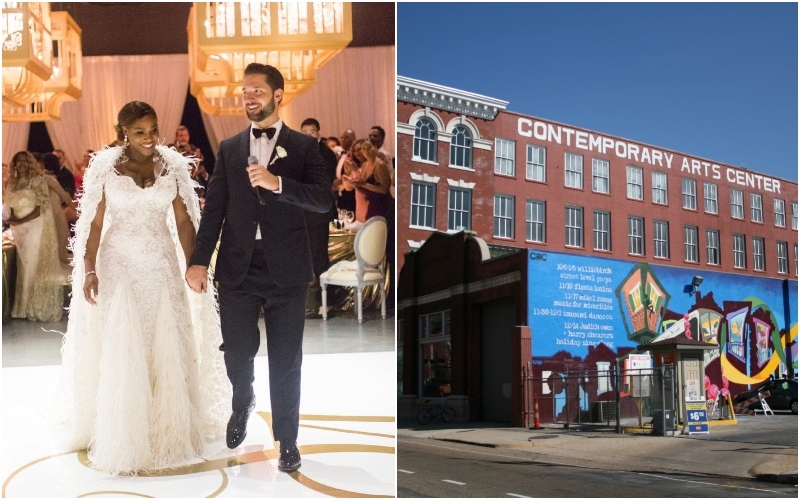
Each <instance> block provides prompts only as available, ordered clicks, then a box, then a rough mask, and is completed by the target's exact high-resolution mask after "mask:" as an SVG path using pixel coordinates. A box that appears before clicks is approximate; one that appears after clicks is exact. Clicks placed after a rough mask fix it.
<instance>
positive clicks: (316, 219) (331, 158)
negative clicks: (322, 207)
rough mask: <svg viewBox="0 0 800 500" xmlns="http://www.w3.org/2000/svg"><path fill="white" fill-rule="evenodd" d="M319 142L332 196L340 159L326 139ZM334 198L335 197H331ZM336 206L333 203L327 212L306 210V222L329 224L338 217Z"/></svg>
mask: <svg viewBox="0 0 800 500" xmlns="http://www.w3.org/2000/svg"><path fill="white" fill-rule="evenodd" d="M318 142H319V154H320V156H322V163H324V164H325V173H326V174H327V175H328V180H329V181H330V183H329V184H328V189H329V190H330V191H331V196H333V180H334V179H335V178H336V165H337V164H338V163H339V160H337V159H336V154H335V153H334V152H333V151H332V150H331V148H329V147H328V144H327V143H326V142H325V141H318ZM331 199H333V198H331ZM336 213H337V212H336V207H335V206H333V204H332V205H331V209H330V210H328V211H327V212H325V213H322V214H321V213H317V212H306V222H308V224H309V225H311V224H328V223H329V222H330V221H332V220H333V219H335V218H336Z"/></svg>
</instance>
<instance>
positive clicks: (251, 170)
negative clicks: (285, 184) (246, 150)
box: [247, 165, 280, 191]
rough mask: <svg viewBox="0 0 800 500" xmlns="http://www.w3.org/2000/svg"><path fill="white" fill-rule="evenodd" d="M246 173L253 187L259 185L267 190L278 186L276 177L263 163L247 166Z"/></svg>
mask: <svg viewBox="0 0 800 500" xmlns="http://www.w3.org/2000/svg"><path fill="white" fill-rule="evenodd" d="M247 174H248V175H249V176H250V185H252V186H253V187H256V186H261V187H262V188H264V189H266V190H267V191H277V190H278V189H279V188H280V184H279V181H278V178H277V177H276V176H274V175H273V174H272V172H270V171H269V170H267V169H266V168H265V167H264V166H263V165H250V166H249V167H247Z"/></svg>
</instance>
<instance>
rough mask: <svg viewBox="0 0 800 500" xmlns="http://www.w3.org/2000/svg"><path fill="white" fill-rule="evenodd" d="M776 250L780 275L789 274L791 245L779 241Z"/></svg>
mask: <svg viewBox="0 0 800 500" xmlns="http://www.w3.org/2000/svg"><path fill="white" fill-rule="evenodd" d="M775 249H776V252H777V254H778V274H789V244H788V243H786V242H785V241H778V242H776V247H775Z"/></svg>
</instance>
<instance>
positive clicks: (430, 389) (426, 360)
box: [419, 311, 452, 397]
mask: <svg viewBox="0 0 800 500" xmlns="http://www.w3.org/2000/svg"><path fill="white" fill-rule="evenodd" d="M419 333H420V335H419V344H420V345H419V349H420V371H421V373H420V377H419V380H420V394H421V396H422V397H438V396H440V394H439V391H442V390H443V389H444V388H447V389H448V390H449V387H450V381H451V367H452V353H451V344H450V311H442V312H437V313H433V314H425V315H422V316H420V317H419Z"/></svg>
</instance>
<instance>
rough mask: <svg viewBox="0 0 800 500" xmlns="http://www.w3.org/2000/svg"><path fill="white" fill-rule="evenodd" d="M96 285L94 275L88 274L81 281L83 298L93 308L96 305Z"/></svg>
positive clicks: (95, 276)
mask: <svg viewBox="0 0 800 500" xmlns="http://www.w3.org/2000/svg"><path fill="white" fill-rule="evenodd" d="M97 284H98V281H97V275H96V274H90V275H89V276H87V277H86V278H85V279H84V280H83V296H84V297H86V302H88V303H90V304H91V305H93V306H96V305H97Z"/></svg>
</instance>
